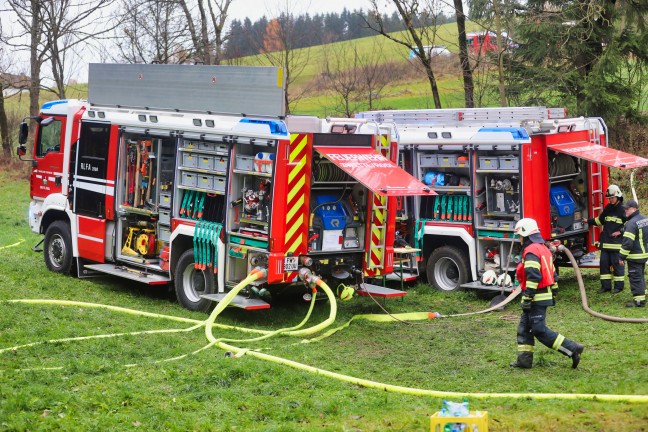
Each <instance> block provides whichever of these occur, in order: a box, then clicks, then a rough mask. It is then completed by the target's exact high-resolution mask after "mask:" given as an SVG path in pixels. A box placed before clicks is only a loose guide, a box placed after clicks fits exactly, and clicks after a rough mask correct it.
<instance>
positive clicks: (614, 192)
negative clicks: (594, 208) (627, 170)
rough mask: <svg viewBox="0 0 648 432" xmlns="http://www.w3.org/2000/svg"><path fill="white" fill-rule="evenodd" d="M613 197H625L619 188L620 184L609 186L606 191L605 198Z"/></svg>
mask: <svg viewBox="0 0 648 432" xmlns="http://www.w3.org/2000/svg"><path fill="white" fill-rule="evenodd" d="M612 197H617V198H623V194H622V193H621V189H619V186H617V185H610V186H608V188H607V190H606V191H605V198H612Z"/></svg>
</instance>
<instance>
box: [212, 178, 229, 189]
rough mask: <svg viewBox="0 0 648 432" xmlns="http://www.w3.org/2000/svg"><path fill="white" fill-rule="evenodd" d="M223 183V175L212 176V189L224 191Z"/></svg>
mask: <svg viewBox="0 0 648 432" xmlns="http://www.w3.org/2000/svg"><path fill="white" fill-rule="evenodd" d="M225 185H226V183H225V177H220V176H214V185H213V187H212V189H213V190H215V191H218V192H225Z"/></svg>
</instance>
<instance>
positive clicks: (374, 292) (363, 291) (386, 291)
mask: <svg viewBox="0 0 648 432" xmlns="http://www.w3.org/2000/svg"><path fill="white" fill-rule="evenodd" d="M356 294H358V295H361V296H363V297H365V296H368V295H369V294H371V296H372V297H383V298H385V297H403V296H404V295H405V294H407V293H406V292H405V291H399V290H395V289H391V288H385V287H381V286H380V285H372V284H367V283H366V284H362V285H361V286H360V288H358V290H357V291H356Z"/></svg>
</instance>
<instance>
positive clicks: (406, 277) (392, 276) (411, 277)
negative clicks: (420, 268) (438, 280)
mask: <svg viewBox="0 0 648 432" xmlns="http://www.w3.org/2000/svg"><path fill="white" fill-rule="evenodd" d="M385 279H387V280H395V281H400V280H401V273H400V271H397V272H395V273H389V274H388V275H385ZM416 279H418V275H417V274H415V273H408V272H403V277H402V280H403V282H412V281H415V280H416Z"/></svg>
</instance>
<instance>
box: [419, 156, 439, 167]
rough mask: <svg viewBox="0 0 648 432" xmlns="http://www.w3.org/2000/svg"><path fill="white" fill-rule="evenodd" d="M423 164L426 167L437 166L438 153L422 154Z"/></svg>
mask: <svg viewBox="0 0 648 432" xmlns="http://www.w3.org/2000/svg"><path fill="white" fill-rule="evenodd" d="M421 166H424V167H435V166H437V155H435V154H424V155H421Z"/></svg>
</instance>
